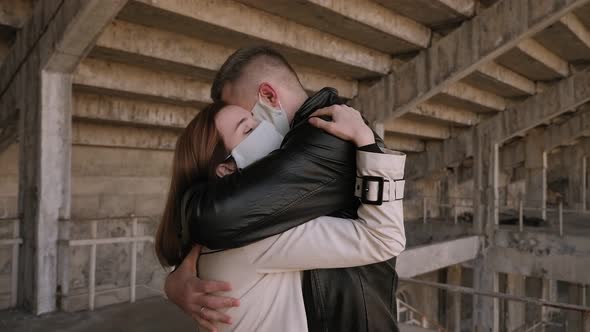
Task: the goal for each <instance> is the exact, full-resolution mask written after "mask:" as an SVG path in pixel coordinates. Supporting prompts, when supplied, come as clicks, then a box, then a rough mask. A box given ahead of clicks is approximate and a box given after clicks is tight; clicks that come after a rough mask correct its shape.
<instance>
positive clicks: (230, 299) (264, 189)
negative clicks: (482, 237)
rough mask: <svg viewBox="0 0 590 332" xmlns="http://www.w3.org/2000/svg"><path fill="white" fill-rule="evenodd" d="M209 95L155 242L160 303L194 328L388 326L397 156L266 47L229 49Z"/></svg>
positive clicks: (399, 239) (181, 156) (399, 221)
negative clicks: (310, 91)
mask: <svg viewBox="0 0 590 332" xmlns="http://www.w3.org/2000/svg"><path fill="white" fill-rule="evenodd" d="M211 97H212V99H213V101H214V102H213V103H212V104H210V105H208V106H207V107H205V108H204V109H203V110H202V111H201V112H199V113H198V115H197V116H196V117H195V118H194V119H193V120H192V121H191V122H190V123H189V124H188V126H187V127H186V129H185V130H184V131H183V132H182V134H181V135H180V137H179V139H178V141H177V144H176V149H175V152H174V160H173V172H172V181H171V186H170V191H169V194H168V199H167V202H166V206H165V209H164V214H163V217H162V220H161V223H160V225H159V228H158V233H157V236H156V252H157V254H158V258H159V260H160V262H161V263H162V265H164V266H175V267H176V269H175V270H174V272H172V273H170V275H168V277H167V279H166V284H165V291H166V294H167V296H168V298H169V299H170V300H171V301H172V302H174V303H176V304H177V305H178V306H179V307H180V308H182V309H183V310H184V311H185V312H186V313H187V314H189V315H190V316H191V317H192V318H193V319H194V320H196V321H197V322H198V324H199V326H200V327H201V329H202V330H209V331H248V332H250V331H261V332H264V331H270V332H276V331H296V332H301V331H335V332H343V331H344V332H345V331H351V332H352V331H354V332H363V331H384V332H385V331H386V332H391V331H398V328H397V322H396V300H395V292H396V288H397V275H396V273H395V259H396V256H397V255H399V254H400V253H401V252H402V251H403V250H404V247H405V233H404V224H403V207H402V200H401V199H402V198H403V189H404V181H403V175H404V164H405V155H404V154H403V153H400V152H394V151H390V150H387V149H385V148H384V147H383V142H382V140H381V138H379V137H378V136H377V135H375V134H374V133H373V131H372V130H371V129H370V128H369V127H368V126H367V125H366V123H365V121H364V120H363V118H362V117H361V115H360V113H359V112H357V111H356V110H354V109H352V108H350V107H348V106H346V105H343V104H342V102H341V101H340V99H339V97H338V95H337V92H336V90H334V89H332V88H324V89H322V90H321V91H319V92H317V93H316V94H314V95H312V96H311V97H308V95H307V93H306V92H305V90H304V89H303V87H302V85H301V83H300V81H299V79H298V77H297V75H296V73H295V71H294V70H293V69H292V68H291V66H290V65H289V63H288V62H287V61H286V60H285V59H284V58H283V56H282V55H281V54H279V53H278V52H276V51H275V50H273V49H270V48H267V47H251V48H243V49H239V50H238V51H236V52H235V53H234V54H232V55H231V56H230V57H229V58H228V59H227V60H226V62H225V63H224V64H223V66H222V67H221V69H220V70H219V72H218V73H217V76H216V78H215V81H214V83H213V85H212V88H211ZM217 280H223V282H222V281H217Z"/></svg>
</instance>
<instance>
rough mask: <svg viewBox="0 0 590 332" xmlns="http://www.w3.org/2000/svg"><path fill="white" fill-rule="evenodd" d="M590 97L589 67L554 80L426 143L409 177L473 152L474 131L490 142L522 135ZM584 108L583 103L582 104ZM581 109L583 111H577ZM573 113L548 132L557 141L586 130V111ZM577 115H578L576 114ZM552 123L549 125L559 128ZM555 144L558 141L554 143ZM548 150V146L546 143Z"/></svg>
mask: <svg viewBox="0 0 590 332" xmlns="http://www.w3.org/2000/svg"><path fill="white" fill-rule="evenodd" d="M589 101H590V70H585V71H582V72H579V73H576V74H574V75H572V76H570V77H568V78H566V79H564V80H561V81H559V82H557V83H555V84H554V85H553V86H551V87H550V88H548V89H546V90H545V91H543V92H540V93H538V94H536V95H534V96H532V97H529V98H528V99H526V100H524V101H522V102H520V103H518V104H515V105H513V106H510V107H509V108H508V109H507V110H505V111H504V112H501V113H498V114H496V115H495V116H493V117H491V118H489V119H486V120H483V121H481V122H480V123H479V124H478V125H476V126H475V127H472V128H470V129H468V130H466V131H464V132H462V133H460V134H459V135H457V136H455V137H452V138H451V139H448V140H446V141H444V142H443V144H437V145H427V146H426V151H425V152H423V153H421V155H422V156H420V157H416V160H415V162H413V165H414V166H413V167H412V169H411V170H410V172H411V174H410V175H409V176H408V177H421V176H424V175H426V174H428V172H430V171H432V170H437V169H441V168H444V167H446V166H447V165H451V164H453V163H457V162H461V161H462V160H465V159H466V158H469V157H471V156H473V146H472V142H473V137H474V135H475V133H476V131H479V132H480V133H482V134H485V135H489V137H490V138H491V140H492V141H493V142H497V143H499V144H501V143H502V142H506V141H509V140H511V139H513V138H517V137H521V136H523V135H525V134H526V133H527V131H529V130H531V129H533V128H535V127H537V126H539V125H542V124H545V123H548V122H549V121H550V120H551V119H553V118H555V117H557V116H559V115H561V114H563V113H565V112H568V111H573V110H576V108H578V107H579V106H580V105H582V104H585V103H587V102H589ZM582 108H583V107H582ZM580 112H582V113H580ZM578 113H579V114H576V115H575V116H574V117H572V118H571V119H569V120H568V121H565V122H564V123H562V124H560V125H559V126H565V127H560V128H563V131H562V129H555V130H557V133H556V134H548V135H550V136H555V137H559V140H556V139H555V140H554V141H559V142H562V141H563V140H564V139H567V140H570V139H569V138H570V137H568V136H566V134H564V133H569V134H570V135H571V138H572V139H574V138H575V137H579V136H583V135H584V134H585V131H584V130H583V128H580V126H586V125H589V124H590V123H589V121H590V119H589V118H588V115H587V111H585V110H584V109H581V110H579V111H578ZM577 116H580V117H581V118H578V117H577ZM572 119H573V120H572ZM557 126H558V125H557V124H556V125H553V126H551V128H558V127H557ZM541 144H544V143H541ZM553 144H557V143H553ZM547 150H549V146H547Z"/></svg>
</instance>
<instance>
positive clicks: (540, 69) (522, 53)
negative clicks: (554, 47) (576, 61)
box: [497, 38, 570, 81]
mask: <svg viewBox="0 0 590 332" xmlns="http://www.w3.org/2000/svg"><path fill="white" fill-rule="evenodd" d="M497 62H498V63H499V64H501V65H503V66H505V67H507V68H510V69H511V70H513V71H515V72H517V73H519V74H521V75H523V76H525V77H528V78H529V79H531V80H535V81H551V80H555V79H560V78H564V77H567V76H568V75H569V74H570V69H569V64H568V62H567V61H566V60H565V59H563V58H561V57H560V56H558V55H557V54H555V53H554V52H553V51H551V50H549V49H548V48H546V47H544V46H543V45H541V44H540V43H539V42H537V41H536V40H534V39H530V38H529V39H525V40H523V41H522V42H521V43H519V44H518V45H517V46H516V47H515V48H514V49H512V50H510V51H509V52H506V53H505V54H503V55H501V56H500V57H498V59H497Z"/></svg>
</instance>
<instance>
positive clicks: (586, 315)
mask: <svg viewBox="0 0 590 332" xmlns="http://www.w3.org/2000/svg"><path fill="white" fill-rule="evenodd" d="M399 280H400V282H402V283H411V284H416V285H421V286H425V287H432V288H435V289H442V290H445V291H447V292H450V293H454V294H465V295H468V296H483V297H490V298H493V299H494V301H498V303H499V301H504V302H510V301H512V302H520V303H524V304H531V305H535V306H539V307H541V308H553V309H555V310H560V311H573V312H579V313H581V314H582V320H583V324H584V326H590V307H588V306H586V304H585V303H583V304H582V305H578V304H570V303H563V302H556V301H552V300H546V299H541V298H534V297H528V296H519V295H513V294H507V293H501V292H498V291H485V290H479V289H475V288H470V287H465V286H459V285H451V284H445V283H439V282H433V281H426V280H420V279H413V278H399ZM495 310H499V309H497V308H496V309H495ZM539 326H543V327H545V326H560V327H563V324H559V323H556V322H548V321H540V322H537V323H535V324H533V325H532V326H528V325H523V326H520V327H518V328H516V329H515V330H512V331H511V332H534V331H536V330H535V329H537V328H539Z"/></svg>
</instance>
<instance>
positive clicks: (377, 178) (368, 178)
mask: <svg viewBox="0 0 590 332" xmlns="http://www.w3.org/2000/svg"><path fill="white" fill-rule="evenodd" d="M362 179H363V190H362V193H361V202H362V203H363V204H371V205H381V204H383V187H384V183H385V180H384V179H383V178H382V177H380V176H363V177H362ZM370 182H377V183H378V184H379V189H378V192H377V199H376V200H370V199H368V198H367V193H368V192H369V183H370Z"/></svg>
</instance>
